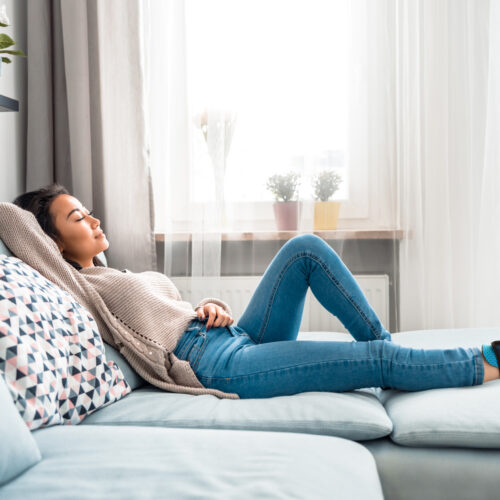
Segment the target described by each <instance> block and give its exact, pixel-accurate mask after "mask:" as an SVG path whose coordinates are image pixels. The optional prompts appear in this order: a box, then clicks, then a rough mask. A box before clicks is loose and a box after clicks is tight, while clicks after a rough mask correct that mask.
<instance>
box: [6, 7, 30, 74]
mask: <svg viewBox="0 0 500 500" xmlns="http://www.w3.org/2000/svg"><path fill="white" fill-rule="evenodd" d="M0 26H1V27H2V28H6V27H7V26H9V18H8V17H7V11H6V7H5V5H2V6H1V7H0ZM13 45H16V42H14V40H12V38H11V37H10V36H9V35H7V34H6V33H0V54H1V58H2V59H1V61H2V62H3V63H5V64H10V63H11V62H12V61H11V60H10V58H9V57H7V56H4V55H3V54H8V55H9V56H19V57H26V55H25V54H24V52H23V51H22V50H12V49H11V48H10V47H12V46H13Z"/></svg>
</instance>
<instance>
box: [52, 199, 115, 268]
mask: <svg viewBox="0 0 500 500" xmlns="http://www.w3.org/2000/svg"><path fill="white" fill-rule="evenodd" d="M49 212H50V214H51V216H52V220H53V222H54V225H55V226H56V229H57V230H58V231H59V234H60V238H59V239H58V240H57V241H56V243H57V246H58V247H59V250H60V251H61V252H62V254H63V256H64V257H65V258H66V259H69V260H74V261H75V262H78V264H80V265H81V266H82V267H93V266H94V264H93V262H92V258H93V257H95V256H96V255H98V254H99V253H101V252H102V251H103V250H106V249H107V248H108V247H109V242H108V240H107V239H106V235H105V234H104V233H103V232H102V230H101V228H100V227H99V226H100V224H101V221H100V220H99V219H96V218H95V217H92V216H91V215H89V211H88V210H87V209H86V208H85V207H83V206H82V204H81V203H80V202H79V201H78V200H77V199H76V198H74V197H73V196H70V195H68V194H60V195H59V196H56V198H54V199H53V200H52V203H51V204H50V209H49Z"/></svg>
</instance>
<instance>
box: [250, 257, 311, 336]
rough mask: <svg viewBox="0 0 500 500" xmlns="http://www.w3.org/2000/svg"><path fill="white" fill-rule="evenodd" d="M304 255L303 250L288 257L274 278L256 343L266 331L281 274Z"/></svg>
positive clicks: (281, 277)
mask: <svg viewBox="0 0 500 500" xmlns="http://www.w3.org/2000/svg"><path fill="white" fill-rule="evenodd" d="M304 255H305V253H304V252H301V253H299V254H295V255H293V256H292V257H290V258H289V259H288V261H287V262H286V263H285V265H284V266H283V269H282V270H281V272H280V274H279V276H278V279H277V280H276V283H275V284H274V287H273V290H272V292H271V297H270V299H269V301H268V303H267V306H266V312H265V315H264V322H263V324H262V326H261V328H260V331H259V334H258V336H257V344H261V343H262V338H263V337H264V332H265V331H266V328H267V325H268V323H269V318H270V316H271V311H272V304H273V303H274V298H275V296H276V291H277V290H278V288H279V286H280V284H281V280H282V279H283V276H284V274H285V273H286V271H287V270H288V268H289V267H290V266H291V265H292V264H293V263H294V262H295V261H296V260H298V259H300V258H302V257H303V256H304Z"/></svg>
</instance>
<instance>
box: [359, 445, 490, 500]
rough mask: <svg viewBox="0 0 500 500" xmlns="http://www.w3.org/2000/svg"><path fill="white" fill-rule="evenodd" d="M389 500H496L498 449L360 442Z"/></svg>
mask: <svg viewBox="0 0 500 500" xmlns="http://www.w3.org/2000/svg"><path fill="white" fill-rule="evenodd" d="M362 444H363V446H365V447H366V448H367V449H368V450H369V451H370V452H371V454H372V455H373V457H374V458H375V462H376V463H377V470H378V473H379V477H380V482H381V483H382V490H383V492H384V497H385V498H387V499H390V500H412V499H418V500H421V499H440V500H445V499H446V500H473V499H477V500H498V498H499V494H498V492H499V491H500V474H498V464H499V463H500V450H486V449H477V448H476V449H472V448H449V447H421V448H416V447H411V448H410V447H408V446H400V445H398V444H396V443H394V442H393V441H391V439H390V438H388V437H386V438H382V439H375V440H372V441H366V442H363V443H362Z"/></svg>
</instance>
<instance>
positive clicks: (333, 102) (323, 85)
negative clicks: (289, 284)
mask: <svg viewBox="0 0 500 500" xmlns="http://www.w3.org/2000/svg"><path fill="white" fill-rule="evenodd" d="M143 5H144V8H145V16H144V19H145V23H146V29H145V32H146V34H147V38H146V43H147V47H149V49H148V50H147V51H146V52H147V53H148V55H149V57H148V67H149V83H148V85H147V92H148V95H149V105H150V110H149V116H150V119H149V127H150V160H151V167H152V171H153V179H154V190H155V208H156V212H155V221H156V232H157V233H161V234H164V235H165V245H164V265H163V269H162V270H163V271H164V272H165V273H166V274H168V275H170V276H172V275H173V274H183V275H187V276H191V277H192V279H193V285H195V282H196V280H197V279H198V278H201V277H205V278H206V277H212V279H213V280H212V283H210V284H208V285H207V286H209V287H210V293H208V292H207V294H206V295H207V296H214V295H213V294H214V293H217V287H218V283H219V278H220V276H221V273H222V267H223V264H224V263H223V261H222V259H223V255H222V241H223V236H224V235H226V234H227V233H234V232H242V231H250V232H258V233H256V234H254V236H253V239H251V240H249V241H245V243H244V244H245V245H247V247H245V248H244V247H243V245H244V244H243V243H239V244H240V245H241V256H242V260H244V262H242V263H241V273H242V274H261V272H262V267H263V261H264V264H265V260H266V259H267V260H268V261H269V260H270V259H269V256H267V257H264V258H263V257H262V255H260V254H259V252H260V248H261V247H260V246H259V243H260V242H259V241H258V239H259V238H262V237H263V236H262V231H276V225H275V221H274V216H273V208H272V203H273V201H274V198H273V196H272V194H271V193H270V192H269V191H268V190H267V189H266V186H265V180H266V179H267V177H269V176H270V175H271V174H274V173H285V172H287V171H290V170H295V171H297V172H299V173H300V174H301V179H302V181H301V184H300V186H299V191H298V197H297V199H298V200H300V201H301V202H302V211H301V217H300V221H299V226H298V231H299V232H312V231H313V230H314V227H313V210H314V200H313V196H312V188H311V179H312V177H313V175H314V174H316V173H318V172H319V171H320V170H321V169H323V168H324V167H325V166H327V167H329V168H334V169H335V170H336V171H338V172H339V173H340V174H341V175H342V179H343V182H342V184H341V186H340V189H339V190H338V191H337V192H336V194H335V196H334V197H333V199H334V200H339V201H340V202H341V209H340V214H339V222H338V229H346V230H347V229H352V230H366V229H376V230H384V232H383V238H384V241H385V244H383V242H382V241H380V242H379V241H376V240H373V241H369V240H366V239H336V240H334V241H332V246H333V247H334V248H335V250H336V251H337V252H338V253H339V255H340V256H341V258H342V259H343V260H344V262H346V264H347V265H348V267H350V268H351V270H352V271H353V272H355V271H356V270H357V271H358V272H362V273H364V274H377V273H378V272H380V269H381V268H384V272H388V273H390V275H391V291H390V293H391V296H392V300H393V302H394V303H393V304H392V307H393V309H394V311H393V313H392V316H393V318H392V319H393V320H394V321H392V323H393V325H392V328H391V331H395V329H396V327H395V326H394V325H397V329H398V330H412V329H423V328H445V327H446V328H452V327H469V326H494V325H495V324H496V323H498V318H497V315H498V313H497V312H496V311H497V310H498V308H495V304H494V302H493V301H495V300H496V297H498V296H499V295H500V294H498V293H496V292H497V291H498V288H499V277H500V274H499V273H498V272H497V267H498V263H497V262H498V259H497V256H498V255H499V254H500V252H499V250H500V248H499V246H500V241H499V237H498V236H497V234H498V231H497V230H496V225H495V221H496V220H498V217H496V215H497V214H498V212H499V209H500V207H499V202H498V201H497V197H496V196H495V195H496V190H497V188H498V187H499V181H498V175H499V174H498V172H499V168H500V165H499V141H498V137H499V132H500V130H499V113H500V111H499V96H498V92H499V90H498V89H499V84H500V82H499V67H498V66H499V57H498V56H499V55H500V54H499V52H500V46H499V35H498V34H497V33H496V32H495V31H494V29H493V27H494V26H499V25H500V24H499V21H500V19H499V15H500V14H499V12H498V10H499V6H498V2H494V1H491V2H489V1H487V0H479V1H477V0H467V1H466V0H443V1H440V2H435V1H432V0H418V1H413V0H335V1H331V0H328V1H327V0H325V1H320V0H315V1H309V0H308V1H306V0H301V1H298V0H297V1H288V2H282V1H278V0H268V1H266V2H263V1H261V0H253V1H251V2H244V1H239V2H232V1H231V2H229V1H224V0H213V1H211V2H203V1H200V0H167V1H160V0H149V1H147V2H144V3H143ZM183 232H188V233H191V235H192V236H191V238H192V247H191V252H190V253H189V252H188V247H186V249H185V252H186V253H188V255H179V253H178V251H177V253H176V250H175V248H176V247H175V245H176V243H177V241H178V240H179V239H182V237H181V236H180V234H179V233H183ZM401 235H402V236H401ZM387 242H392V243H393V244H387ZM379 243H380V244H379ZM278 246H279V245H276V249H277V248H278ZM248 247H249V248H248ZM388 254H389V255H388ZM181 257H185V259H183V261H184V262H186V263H187V264H186V266H185V269H182V270H179V266H178V262H179V261H180V260H181ZM351 264H352V266H351ZM264 267H265V266H264ZM257 269H259V271H256V270H257ZM218 296H220V297H221V298H224V296H223V291H222V290H220V293H219V294H218ZM386 326H387V327H388V328H389V325H386Z"/></svg>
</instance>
